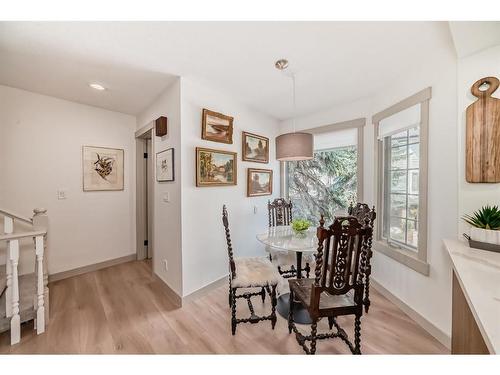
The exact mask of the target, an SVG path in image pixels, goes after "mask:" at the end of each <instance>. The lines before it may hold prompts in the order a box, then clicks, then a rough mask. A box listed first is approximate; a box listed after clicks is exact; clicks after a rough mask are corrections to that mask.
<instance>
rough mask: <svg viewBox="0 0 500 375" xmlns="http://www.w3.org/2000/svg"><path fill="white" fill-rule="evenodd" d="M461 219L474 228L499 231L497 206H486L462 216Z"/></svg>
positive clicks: (499, 213)
mask: <svg viewBox="0 0 500 375" xmlns="http://www.w3.org/2000/svg"><path fill="white" fill-rule="evenodd" d="M462 219H463V220H464V221H465V222H466V223H468V224H470V225H472V226H473V227H476V228H482V229H490V230H500V209H499V208H498V206H490V205H486V206H484V207H481V209H479V210H477V211H475V212H473V213H472V215H464V216H462Z"/></svg>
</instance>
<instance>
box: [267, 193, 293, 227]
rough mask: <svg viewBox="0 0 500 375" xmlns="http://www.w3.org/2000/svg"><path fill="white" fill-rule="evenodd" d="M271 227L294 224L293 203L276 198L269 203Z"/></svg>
mask: <svg viewBox="0 0 500 375" xmlns="http://www.w3.org/2000/svg"><path fill="white" fill-rule="evenodd" d="M267 211H268V215H269V227H276V226H281V225H290V224H291V223H292V201H288V202H287V200H286V199H285V198H276V199H275V200H274V201H273V202H271V201H268V202H267Z"/></svg>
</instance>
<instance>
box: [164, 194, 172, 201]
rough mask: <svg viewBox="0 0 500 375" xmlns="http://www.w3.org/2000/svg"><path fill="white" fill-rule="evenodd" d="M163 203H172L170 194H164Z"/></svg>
mask: <svg viewBox="0 0 500 375" xmlns="http://www.w3.org/2000/svg"><path fill="white" fill-rule="evenodd" d="M163 202H165V203H168V202H170V194H169V193H163Z"/></svg>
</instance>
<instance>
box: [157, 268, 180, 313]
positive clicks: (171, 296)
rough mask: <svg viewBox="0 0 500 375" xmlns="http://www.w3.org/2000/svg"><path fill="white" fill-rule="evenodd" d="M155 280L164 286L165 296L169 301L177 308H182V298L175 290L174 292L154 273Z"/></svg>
mask: <svg viewBox="0 0 500 375" xmlns="http://www.w3.org/2000/svg"><path fill="white" fill-rule="evenodd" d="M153 278H154V279H155V280H156V281H157V282H159V283H160V284H161V285H162V286H163V289H164V290H165V294H166V295H167V297H168V299H169V300H170V301H171V302H172V303H173V304H174V305H175V306H176V307H182V297H181V296H180V295H178V294H177V292H176V291H175V290H173V289H172V288H171V287H170V286H169V285H168V284H167V283H166V282H165V281H164V280H163V279H162V278H161V277H160V276H158V275H157V274H156V273H154V272H153Z"/></svg>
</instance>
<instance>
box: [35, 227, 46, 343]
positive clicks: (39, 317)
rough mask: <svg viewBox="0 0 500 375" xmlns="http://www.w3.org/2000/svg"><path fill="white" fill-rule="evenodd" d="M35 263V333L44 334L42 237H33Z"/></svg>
mask: <svg viewBox="0 0 500 375" xmlns="http://www.w3.org/2000/svg"><path fill="white" fill-rule="evenodd" d="M35 249H36V262H37V267H36V268H37V274H36V278H37V296H38V299H37V304H36V306H37V307H36V333H37V334H38V335H39V334H40V333H43V332H45V307H44V300H43V299H44V289H45V288H44V280H43V251H44V244H43V236H37V237H35Z"/></svg>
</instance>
